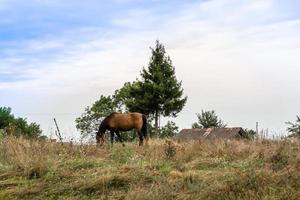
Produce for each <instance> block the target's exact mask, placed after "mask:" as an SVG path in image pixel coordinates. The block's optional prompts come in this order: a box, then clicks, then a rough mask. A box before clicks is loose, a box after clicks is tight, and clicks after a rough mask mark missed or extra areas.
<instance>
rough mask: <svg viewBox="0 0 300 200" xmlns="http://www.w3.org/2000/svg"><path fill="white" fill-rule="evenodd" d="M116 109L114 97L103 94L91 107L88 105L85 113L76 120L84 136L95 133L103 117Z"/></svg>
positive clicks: (77, 126)
mask: <svg viewBox="0 0 300 200" xmlns="http://www.w3.org/2000/svg"><path fill="white" fill-rule="evenodd" d="M116 111H117V105H116V102H115V101H114V99H113V97H111V96H104V95H101V96H100V99H99V100H97V101H96V102H95V103H94V104H93V105H92V106H91V107H87V108H86V109H85V111H84V113H83V114H82V115H81V116H80V117H78V118H77V119H76V120H75V122H76V128H77V129H78V130H79V131H80V133H81V134H82V135H83V136H87V135H89V134H91V133H95V132H97V131H98V128H99V125H100V123H101V121H102V120H103V118H104V117H106V116H107V115H109V114H110V113H112V112H116Z"/></svg>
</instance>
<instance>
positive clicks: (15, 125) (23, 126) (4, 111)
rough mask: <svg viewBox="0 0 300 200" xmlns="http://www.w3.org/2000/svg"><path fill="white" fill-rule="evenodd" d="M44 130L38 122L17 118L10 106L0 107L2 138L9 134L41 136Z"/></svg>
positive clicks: (0, 135)
mask: <svg viewBox="0 0 300 200" xmlns="http://www.w3.org/2000/svg"><path fill="white" fill-rule="evenodd" d="M41 133H42V130H41V129H40V125H38V124H37V123H35V122H33V123H28V122H27V119H26V118H21V117H18V118H16V117H15V116H14V115H13V114H12V112H11V108H9V107H0V138H1V137H5V136H7V135H14V136H25V137H30V138H38V137H41Z"/></svg>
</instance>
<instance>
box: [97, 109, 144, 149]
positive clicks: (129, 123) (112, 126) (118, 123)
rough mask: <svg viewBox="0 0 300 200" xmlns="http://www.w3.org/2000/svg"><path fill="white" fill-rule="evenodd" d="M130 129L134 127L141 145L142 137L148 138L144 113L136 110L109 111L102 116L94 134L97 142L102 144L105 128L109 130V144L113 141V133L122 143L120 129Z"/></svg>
mask: <svg viewBox="0 0 300 200" xmlns="http://www.w3.org/2000/svg"><path fill="white" fill-rule="evenodd" d="M132 129H135V131H136V133H137V134H138V136H139V140H140V142H139V145H140V146H141V145H143V141H144V138H146V140H148V137H147V118H146V115H143V114H141V113H137V112H133V113H116V112H115V113H111V114H110V115H108V116H107V117H105V118H104V120H103V121H102V122H101V124H100V126H99V130H98V132H97V134H96V140H97V143H98V144H103V142H104V134H105V131H106V130H109V131H110V137H111V144H113V141H114V133H115V134H116V135H117V136H118V138H119V140H120V142H122V143H123V141H122V138H121V135H120V131H129V130H132ZM123 145H124V144H123Z"/></svg>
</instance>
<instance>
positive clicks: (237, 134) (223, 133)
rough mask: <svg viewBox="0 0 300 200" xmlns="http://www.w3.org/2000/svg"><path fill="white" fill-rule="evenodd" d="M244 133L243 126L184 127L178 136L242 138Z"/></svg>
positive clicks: (190, 138) (191, 137)
mask: <svg viewBox="0 0 300 200" xmlns="http://www.w3.org/2000/svg"><path fill="white" fill-rule="evenodd" d="M243 133H244V130H243V129H242V128H241V127H234V128H204V129H182V130H181V131H180V132H179V133H178V135H177V136H176V138H177V139H180V140H200V139H234V138H242V134H243Z"/></svg>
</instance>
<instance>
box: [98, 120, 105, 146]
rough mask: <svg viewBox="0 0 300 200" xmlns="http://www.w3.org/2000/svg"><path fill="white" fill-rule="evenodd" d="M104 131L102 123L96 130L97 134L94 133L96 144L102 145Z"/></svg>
mask: <svg viewBox="0 0 300 200" xmlns="http://www.w3.org/2000/svg"><path fill="white" fill-rule="evenodd" d="M105 131H106V125H105V123H104V122H103V121H102V123H101V124H100V126H99V130H98V132H97V133H96V141H97V144H100V145H102V144H103V143H104V134H105Z"/></svg>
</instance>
